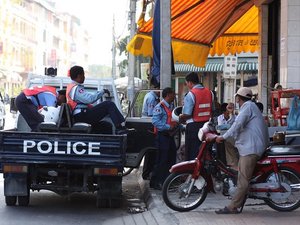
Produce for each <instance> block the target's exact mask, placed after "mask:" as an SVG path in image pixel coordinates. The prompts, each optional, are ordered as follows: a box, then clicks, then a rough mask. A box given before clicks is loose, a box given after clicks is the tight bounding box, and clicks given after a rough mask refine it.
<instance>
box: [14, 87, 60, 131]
mask: <svg viewBox="0 0 300 225" xmlns="http://www.w3.org/2000/svg"><path fill="white" fill-rule="evenodd" d="M15 102H16V106H17V107H18V110H19V112H20V113H21V115H22V116H23V117H24V119H25V121H26V122H27V124H28V125H29V127H30V128H31V131H37V128H38V125H39V124H40V123H41V122H44V117H43V116H42V115H41V114H40V113H39V112H38V110H39V109H41V108H42V107H43V106H53V107H56V106H57V105H61V104H62V103H64V102H66V92H65V90H60V91H58V92H57V91H56V88H55V87H51V86H35V87H31V88H26V89H24V90H23V91H22V92H21V93H20V94H19V95H18V96H17V97H16V100H15Z"/></svg>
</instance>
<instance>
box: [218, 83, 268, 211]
mask: <svg viewBox="0 0 300 225" xmlns="http://www.w3.org/2000/svg"><path fill="white" fill-rule="evenodd" d="M235 96H236V102H237V104H238V105H239V109H240V111H239V114H238V116H237V117H236V119H235V121H234V123H233V124H232V126H231V127H230V129H229V130H228V131H227V132H226V133H225V134H224V135H222V136H217V137H216V142H217V143H220V142H223V141H224V140H227V139H229V138H233V139H234V140H235V147H236V148H237V149H238V151H239V155H240V157H239V161H238V178H237V188H236V192H235V194H234V196H233V198H232V200H231V202H230V204H229V205H228V206H226V207H225V208H223V209H220V210H218V211H216V213H217V214H235V213H239V211H238V209H239V208H240V207H242V206H243V204H244V203H245V199H246V195H247V192H248V187H249V182H250V179H251V177H252V174H253V171H254V168H255V166H256V162H257V160H258V159H259V158H260V157H261V155H262V154H263V153H264V151H265V149H266V147H267V146H268V144H269V135H268V129H267V126H266V124H265V123H264V118H263V116H262V114H261V112H260V111H259V109H258V107H257V106H256V104H255V103H254V102H252V101H251V97H252V91H251V89H249V88H247V87H241V88H240V89H239V90H238V91H237V93H236V95H235Z"/></svg>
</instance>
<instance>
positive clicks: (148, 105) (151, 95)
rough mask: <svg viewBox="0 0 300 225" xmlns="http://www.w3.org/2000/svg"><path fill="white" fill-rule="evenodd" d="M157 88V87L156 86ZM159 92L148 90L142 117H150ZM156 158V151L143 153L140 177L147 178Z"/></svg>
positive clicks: (157, 101)
mask: <svg viewBox="0 0 300 225" xmlns="http://www.w3.org/2000/svg"><path fill="white" fill-rule="evenodd" d="M156 89H157V88H156ZM159 94H160V92H159V91H158V90H157V91H155V90H151V91H149V92H148V93H147V94H146V95H145V97H144V101H143V109H142V117H152V115H153V109H154V107H155V106H156V105H157V104H158V103H159ZM155 159H156V151H154V150H150V151H148V152H146V153H145V156H144V165H143V173H142V177H143V179H144V180H149V179H150V177H151V173H152V171H153V167H154V164H155Z"/></svg>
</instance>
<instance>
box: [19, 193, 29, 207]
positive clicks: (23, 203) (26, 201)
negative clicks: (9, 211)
mask: <svg viewBox="0 0 300 225" xmlns="http://www.w3.org/2000/svg"><path fill="white" fill-rule="evenodd" d="M29 198H30V196H29V195H27V196H18V204H19V206H28V205H29Z"/></svg>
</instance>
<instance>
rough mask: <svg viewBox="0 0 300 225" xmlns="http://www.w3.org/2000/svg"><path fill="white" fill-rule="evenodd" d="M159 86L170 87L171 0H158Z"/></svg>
mask: <svg viewBox="0 0 300 225" xmlns="http://www.w3.org/2000/svg"><path fill="white" fill-rule="evenodd" d="M160 87H161V88H165V87H171V0H160Z"/></svg>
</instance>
